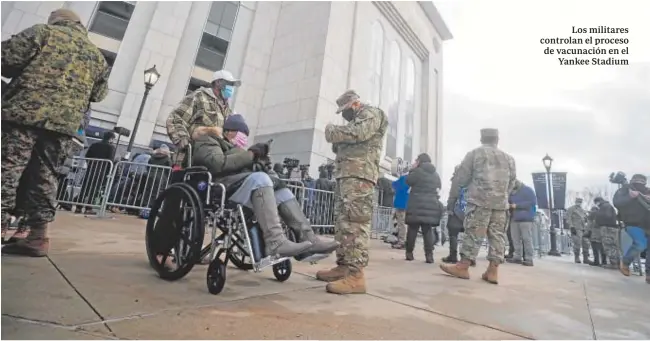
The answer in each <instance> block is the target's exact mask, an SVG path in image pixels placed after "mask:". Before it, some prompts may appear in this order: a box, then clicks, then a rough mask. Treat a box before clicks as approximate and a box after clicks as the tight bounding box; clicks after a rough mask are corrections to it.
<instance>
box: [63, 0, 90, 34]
mask: <svg viewBox="0 0 650 341" xmlns="http://www.w3.org/2000/svg"><path fill="white" fill-rule="evenodd" d="M98 6H99V2H98V1H66V2H65V4H64V5H63V8H67V9H69V10H71V11H74V12H75V13H77V15H78V16H79V18H80V19H81V23H82V24H83V25H84V26H85V27H86V28H89V27H90V20H91V19H92V17H93V14H95V10H96V9H97V7H98Z"/></svg>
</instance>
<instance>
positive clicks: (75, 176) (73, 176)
mask: <svg viewBox="0 0 650 341" xmlns="http://www.w3.org/2000/svg"><path fill="white" fill-rule="evenodd" d="M59 171H60V172H61V173H60V175H59V179H58V181H59V185H58V190H57V194H56V200H57V202H58V205H59V206H60V207H62V208H67V209H70V210H71V209H72V206H75V208H76V210H77V212H80V211H81V210H82V208H84V207H85V208H86V211H88V212H90V211H91V210H93V209H101V208H102V203H103V197H104V194H105V192H106V188H107V186H106V185H107V184H108V183H110V182H111V178H112V176H113V162H111V161H110V160H101V159H89V158H78V157H75V158H74V159H73V162H72V164H71V165H70V166H69V167H67V166H64V167H62V169H60V170H59Z"/></svg>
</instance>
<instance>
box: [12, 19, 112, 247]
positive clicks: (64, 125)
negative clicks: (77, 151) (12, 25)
mask: <svg viewBox="0 0 650 341" xmlns="http://www.w3.org/2000/svg"><path fill="white" fill-rule="evenodd" d="M2 76H3V77H7V78H11V79H12V80H11V83H10V84H9V86H8V89H7V90H6V92H5V94H4V95H3V97H2V229H3V232H4V230H5V229H6V227H7V225H8V224H9V219H10V216H9V210H12V209H14V208H15V206H16V194H17V191H18V190H21V191H23V190H24V191H25V192H24V195H25V196H24V200H25V201H26V202H28V203H29V205H25V207H24V214H25V218H24V219H25V224H26V225H27V226H28V227H29V228H30V232H29V235H28V236H27V237H26V238H25V239H22V240H19V241H17V242H16V243H13V244H11V245H7V246H5V247H4V248H3V249H2V253H8V254H21V255H28V256H35V257H40V256H45V255H46V254H47V251H48V248H49V239H48V238H47V226H48V223H50V222H52V221H53V220H54V214H55V199H56V190H57V175H58V174H57V169H58V167H59V166H61V165H62V164H63V162H64V160H65V158H66V157H67V155H68V151H69V148H70V146H71V143H70V141H71V139H72V138H73V136H74V135H75V134H76V133H77V130H78V128H79V125H80V124H81V122H82V120H83V118H84V113H85V112H86V110H87V108H88V105H89V102H99V101H101V100H103V99H104V97H106V93H107V91H108V88H107V82H108V64H107V63H106V61H105V60H104V56H103V55H102V54H101V52H99V49H98V48H97V47H96V46H95V45H94V44H93V43H92V42H91V41H90V40H89V39H88V31H87V30H86V28H85V27H84V26H83V25H82V24H81V22H80V20H79V17H78V16H77V15H76V14H75V13H74V12H72V11H70V10H66V9H59V10H56V11H54V12H52V14H51V15H50V17H49V19H48V23H47V24H38V25H34V26H32V27H30V28H27V29H25V30H24V31H22V32H20V33H18V34H16V35H14V36H12V37H11V38H9V39H7V40H5V41H3V42H2ZM21 176H26V177H27V178H28V181H27V182H26V183H27V184H29V186H28V188H27V189H24V188H20V189H18V186H19V180H20V178H21Z"/></svg>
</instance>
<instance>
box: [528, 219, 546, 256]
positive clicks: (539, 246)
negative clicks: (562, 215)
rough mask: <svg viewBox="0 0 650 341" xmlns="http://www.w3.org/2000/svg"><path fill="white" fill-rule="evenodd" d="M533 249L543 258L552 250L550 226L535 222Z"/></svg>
mask: <svg viewBox="0 0 650 341" xmlns="http://www.w3.org/2000/svg"><path fill="white" fill-rule="evenodd" d="M532 235H533V249H534V250H535V254H536V255H537V257H539V258H542V257H544V256H545V255H546V254H548V252H549V251H551V230H550V229H549V228H548V226H544V225H540V224H533V233H532Z"/></svg>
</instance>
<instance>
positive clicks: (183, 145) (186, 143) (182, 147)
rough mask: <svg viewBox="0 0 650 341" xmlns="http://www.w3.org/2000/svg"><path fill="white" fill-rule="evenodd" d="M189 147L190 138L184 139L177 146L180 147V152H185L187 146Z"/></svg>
mask: <svg viewBox="0 0 650 341" xmlns="http://www.w3.org/2000/svg"><path fill="white" fill-rule="evenodd" d="M189 145H190V140H189V139H188V138H182V139H181V140H180V142H178V144H177V145H176V146H177V147H178V149H179V150H185V148H187V146H189Z"/></svg>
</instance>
